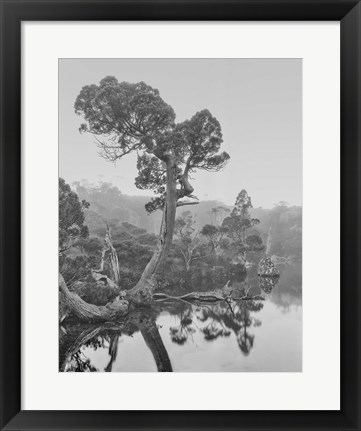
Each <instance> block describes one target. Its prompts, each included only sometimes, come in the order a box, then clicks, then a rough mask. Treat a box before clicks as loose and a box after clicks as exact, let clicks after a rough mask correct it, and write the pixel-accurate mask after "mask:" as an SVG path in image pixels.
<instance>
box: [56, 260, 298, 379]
mask: <svg viewBox="0 0 361 431" xmlns="http://www.w3.org/2000/svg"><path fill="white" fill-rule="evenodd" d="M279 269H280V277H279V279H266V278H262V277H258V276H257V275H256V270H255V267H252V268H251V269H250V270H249V271H248V275H247V278H246V279H245V280H243V281H234V282H232V283H231V285H230V289H231V291H232V294H231V297H230V298H229V299H227V301H222V302H217V303H207V304H203V303H202V304H195V303H189V302H187V301H184V300H175V299H171V298H165V299H163V300H161V301H157V302H156V303H155V305H154V306H153V307H151V308H147V309H144V310H137V311H135V312H132V313H130V315H129V316H128V318H127V319H126V320H124V322H119V323H117V324H115V323H109V324H105V325H90V326H89V325H84V324H79V323H76V324H69V323H68V324H67V325H66V326H61V327H60V331H59V332H60V355H59V369H60V370H61V371H65V372H70V371H73V372H157V371H169V372H170V371H173V372H301V371H302V270H301V263H300V262H293V263H288V264H281V265H279ZM192 290H194V289H193V288H192ZM241 297H242V298H243V299H240V298H241ZM245 297H246V299H244V298H245ZM252 298H255V299H252Z"/></svg>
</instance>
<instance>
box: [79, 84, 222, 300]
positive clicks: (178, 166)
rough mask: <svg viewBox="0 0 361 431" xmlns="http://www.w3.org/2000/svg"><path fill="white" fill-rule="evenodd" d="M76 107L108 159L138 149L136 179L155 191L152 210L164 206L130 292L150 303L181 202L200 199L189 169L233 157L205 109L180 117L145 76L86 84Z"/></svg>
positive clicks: (212, 166) (215, 166) (211, 167)
mask: <svg viewBox="0 0 361 431" xmlns="http://www.w3.org/2000/svg"><path fill="white" fill-rule="evenodd" d="M75 112H76V113H77V114H78V115H80V116H82V117H83V118H84V120H85V123H84V124H82V125H81V127H80V131H81V132H87V133H91V134H92V135H93V136H94V137H95V139H96V143H97V145H98V147H99V148H100V155H101V156H102V157H104V158H105V159H106V160H108V161H112V162H116V161H117V160H119V159H121V158H123V157H126V156H127V155H128V154H130V153H133V152H136V153H137V156H138V160H137V169H138V175H137V177H136V179H135V185H136V186H137V187H138V188H140V189H150V190H153V191H154V192H155V197H154V198H152V199H151V201H150V202H149V203H148V204H147V205H146V209H147V211H148V212H152V211H155V210H157V209H159V210H161V211H162V212H163V217H162V223H161V227H160V233H159V238H158V243H157V247H156V249H155V251H154V254H153V256H152V258H151V260H150V261H149V263H148V264H147V266H146V267H145V269H144V271H143V274H142V276H141V278H140V280H139V281H138V283H137V284H136V285H135V286H134V287H133V288H132V289H131V290H129V291H128V292H127V299H128V300H130V301H131V302H133V303H146V302H148V301H149V300H150V298H151V297H152V294H153V291H154V288H155V286H156V283H157V280H158V279H159V276H160V275H161V273H162V271H163V269H164V265H165V262H166V258H167V256H168V253H169V250H170V247H171V244H172V239H173V233H174V223H175V218H176V208H177V207H179V206H184V205H193V204H195V203H197V198H196V197H195V196H194V195H193V192H194V188H193V186H192V185H191V183H190V174H193V173H195V172H196V171H197V170H205V171H209V172H217V171H219V170H220V169H222V168H223V167H224V166H225V164H226V163H227V161H228V159H229V155H228V154H227V153H226V152H219V150H220V146H221V143H222V141H223V140H222V131H221V126H220V124H219V122H218V120H217V119H216V118H215V117H213V116H212V115H211V113H210V112H209V111H208V110H206V109H204V110H202V111H200V112H197V113H196V114H195V115H194V116H193V117H192V118H191V119H189V120H186V121H183V122H181V123H176V122H175V113H174V111H173V108H172V107H171V106H170V105H168V104H167V103H165V102H164V100H163V99H162V98H161V97H160V95H159V91H158V90H156V89H154V88H152V87H150V86H149V85H147V84H145V83H144V82H139V83H136V84H131V83H128V82H118V80H117V79H116V78H114V77H111V76H108V77H106V78H104V79H102V80H101V81H100V83H99V85H94V84H93V85H87V86H85V87H83V88H82V89H81V91H80V94H79V95H78V97H77V99H76V101H75Z"/></svg>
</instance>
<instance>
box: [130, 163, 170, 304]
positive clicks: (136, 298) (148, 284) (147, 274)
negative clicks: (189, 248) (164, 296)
mask: <svg viewBox="0 0 361 431" xmlns="http://www.w3.org/2000/svg"><path fill="white" fill-rule="evenodd" d="M166 166H167V184H166V199H165V205H164V208H163V218H162V224H161V228H160V234H159V238H158V243H157V248H156V250H155V252H154V254H153V256H152V258H151V260H150V261H149V263H148V264H147V266H146V267H145V269H144V271H143V274H142V276H141V278H140V280H139V281H138V283H137V284H136V285H135V286H134V287H133V288H132V289H131V290H129V291H128V298H129V299H130V300H131V301H132V302H135V303H140V304H145V303H148V302H150V300H151V299H152V295H153V291H154V288H155V285H156V282H157V280H158V279H159V276H160V275H161V274H162V272H163V269H164V264H165V262H166V259H167V257H168V254H169V250H170V247H171V245H172V240H173V233H174V223H175V217H176V209H177V175H176V166H175V164H174V157H173V156H172V155H168V156H167V158H166Z"/></svg>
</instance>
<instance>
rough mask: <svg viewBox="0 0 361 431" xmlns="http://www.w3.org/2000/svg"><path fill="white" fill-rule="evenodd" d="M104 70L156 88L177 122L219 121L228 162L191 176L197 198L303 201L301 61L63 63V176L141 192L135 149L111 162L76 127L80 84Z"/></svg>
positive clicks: (257, 203) (97, 77) (93, 81)
mask: <svg viewBox="0 0 361 431" xmlns="http://www.w3.org/2000/svg"><path fill="white" fill-rule="evenodd" d="M107 75H111V76H115V77H116V78H117V79H118V80H119V81H128V82H139V81H144V82H146V83H147V84H149V85H151V86H152V87H155V88H157V89H158V90H159V91H160V95H161V97H162V98H163V99H164V101H165V102H166V103H168V104H170V105H171V106H172V107H173V109H174V111H175V113H176V116H177V117H176V121H183V120H185V119H187V118H190V117H191V116H192V115H194V114H195V113H196V112H197V111H199V110H201V109H204V108H207V109H208V110H210V112H211V113H212V114H213V115H214V116H215V117H216V118H217V119H218V120H219V122H220V124H221V127H222V132H223V139H224V142H223V144H222V150H225V151H227V152H228V153H229V154H230V156H231V159H230V161H229V163H228V165H227V166H226V168H225V169H224V170H223V171H222V172H218V173H207V172H197V173H196V174H195V175H194V180H193V181H192V185H193V186H194V188H195V193H194V194H195V195H196V196H198V198H199V199H217V200H220V201H223V202H224V203H225V204H228V205H233V204H234V201H235V198H236V196H237V194H238V192H239V191H240V190H241V189H243V188H244V189H246V190H247V191H248V193H249V195H250V196H251V197H252V202H253V206H254V207H259V206H262V207H264V208H271V207H273V205H274V203H276V202H279V201H281V200H282V201H287V202H289V203H290V204H292V205H302V60H300V59H196V60H193V59H110V60H104V59H95V60H94V59H79V60H78V59H61V60H59V156H60V161H59V175H60V176H61V177H63V178H64V179H65V180H66V181H67V182H68V183H73V182H74V181H81V180H84V179H85V180H87V181H89V182H91V183H98V182H99V181H106V182H111V183H113V184H114V185H116V186H118V187H119V188H120V190H121V191H122V192H123V193H126V194H130V195H144V194H147V192H145V191H144V190H138V189H137V188H136V187H135V185H134V179H135V177H136V175H137V170H136V155H135V154H134V155H131V156H127V157H125V158H124V159H122V160H120V161H119V162H117V163H116V164H113V163H109V162H107V161H105V160H104V159H103V158H101V157H99V155H98V151H99V149H98V148H97V147H96V145H95V139H94V137H93V136H92V135H91V134H82V135H81V134H80V133H79V131H78V129H79V126H80V124H81V123H82V122H84V121H83V119H82V118H81V117H79V116H77V115H76V114H75V113H74V102H75V99H76V97H77V95H78V94H79V91H80V89H81V88H82V87H83V86H84V85H88V84H99V81H100V80H101V79H102V78H104V77H105V76H107ZM148 194H152V192H149V193H148Z"/></svg>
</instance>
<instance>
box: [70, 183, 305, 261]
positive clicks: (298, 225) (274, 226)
mask: <svg viewBox="0 0 361 431" xmlns="http://www.w3.org/2000/svg"><path fill="white" fill-rule="evenodd" d="M73 188H74V190H75V191H76V193H77V194H78V196H79V198H80V199H81V200H82V199H85V200H86V201H88V202H89V203H90V207H89V209H88V210H86V219H85V223H86V224H87V226H88V227H89V232H90V235H91V236H99V237H104V235H105V227H106V223H109V224H111V225H112V226H121V225H122V223H124V222H126V223H130V224H131V225H133V226H137V227H139V228H142V229H145V230H146V231H147V232H148V233H152V234H155V235H157V234H158V232H159V226H160V223H161V217H162V213H161V211H155V212H154V213H152V214H149V213H147V211H146V210H145V204H146V203H147V202H149V200H150V198H149V197H148V196H129V195H125V194H123V193H121V191H120V190H119V189H118V188H117V187H115V186H113V185H112V184H109V183H100V184H98V185H91V184H87V183H79V182H78V183H75V184H73ZM232 208H233V207H231V206H227V205H225V204H223V203H222V202H220V201H215V200H205V201H200V202H199V203H198V204H197V205H191V206H184V207H180V208H178V210H177V214H178V215H181V214H182V212H183V211H190V212H191V213H192V215H193V218H194V221H195V228H196V230H200V229H201V228H202V227H203V226H204V225H205V224H214V225H220V224H221V223H222V221H223V219H224V218H225V217H226V216H227V215H228V214H229V213H230V212H231V211H232ZM251 215H252V217H254V218H257V219H259V220H260V224H259V225H257V226H256V227H255V228H254V229H255V230H256V231H257V232H258V233H259V234H260V235H261V237H262V238H263V240H264V242H266V241H267V238H268V234H269V231H270V228H271V240H272V241H271V243H272V247H271V253H274V254H277V255H279V256H288V255H294V256H298V257H301V255H302V207H299V206H292V207H289V206H287V205H286V204H284V203H280V204H278V205H276V206H275V207H274V208H272V209H265V208H252V210H251ZM249 234H252V232H250V233H249Z"/></svg>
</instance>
